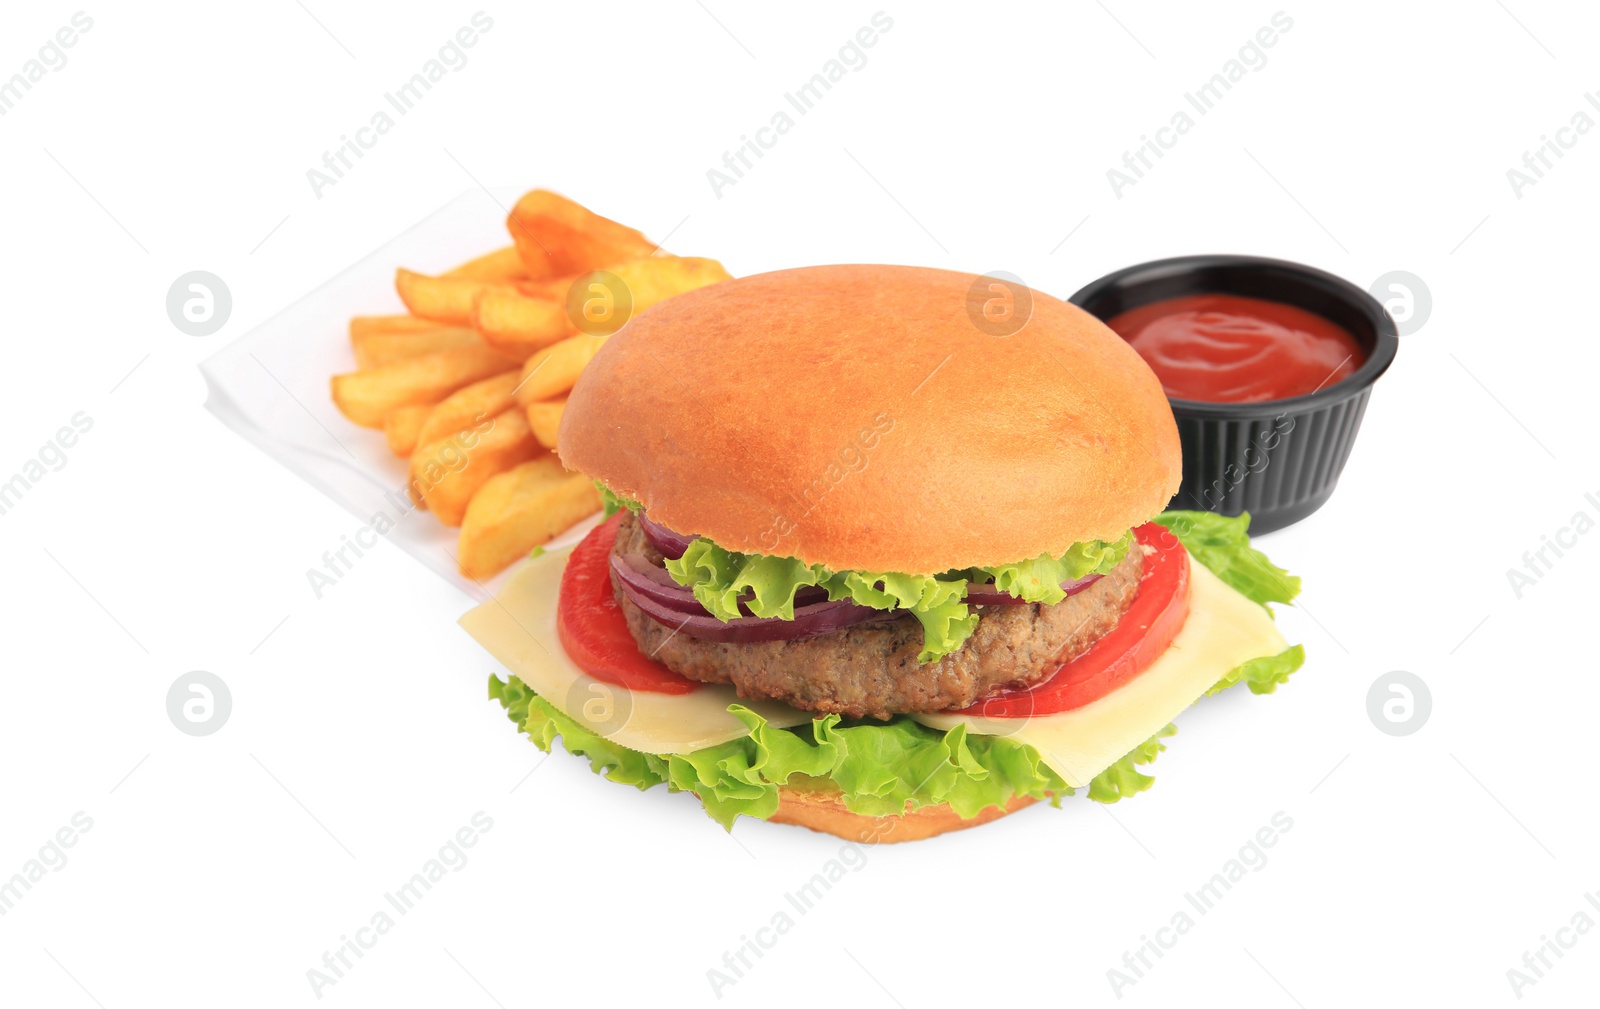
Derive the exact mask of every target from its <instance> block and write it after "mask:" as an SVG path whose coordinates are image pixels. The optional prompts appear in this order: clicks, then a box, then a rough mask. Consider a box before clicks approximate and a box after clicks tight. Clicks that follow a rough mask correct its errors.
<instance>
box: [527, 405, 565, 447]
mask: <svg viewBox="0 0 1600 1009" xmlns="http://www.w3.org/2000/svg"><path fill="white" fill-rule="evenodd" d="M566 408H567V400H566V397H562V398H561V399H553V400H546V401H544V402H541V403H529V404H528V405H527V408H526V409H527V411H528V426H529V427H531V428H533V436H534V437H535V438H537V439H539V444H541V445H543V446H544V447H545V448H548V449H553V448H555V447H556V431H557V429H559V428H560V427H561V412H562V411H563V410H565V409H566Z"/></svg>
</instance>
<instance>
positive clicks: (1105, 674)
mask: <svg viewBox="0 0 1600 1009" xmlns="http://www.w3.org/2000/svg"><path fill="white" fill-rule="evenodd" d="M1133 535H1134V538H1135V539H1136V540H1137V541H1138V542H1139V543H1141V544H1143V545H1144V546H1148V547H1152V548H1154V550H1155V553H1152V554H1147V555H1146V556H1145V559H1144V574H1143V576H1141V577H1140V579H1139V594H1138V595H1137V596H1135V597H1134V600H1133V605H1132V606H1130V607H1128V612H1127V613H1124V614H1123V615H1122V619H1121V620H1120V621H1118V623H1117V626H1115V627H1113V628H1112V629H1111V631H1110V632H1109V633H1107V634H1106V635H1105V637H1102V638H1101V639H1100V640H1098V641H1096V642H1095V643H1094V644H1093V645H1091V646H1090V647H1089V650H1088V651H1087V652H1084V653H1083V654H1082V655H1080V656H1078V657H1077V658H1075V659H1073V660H1072V661H1071V662H1068V663H1067V664H1066V665H1064V666H1062V667H1061V668H1060V669H1059V670H1057V671H1056V674H1055V675H1054V676H1052V677H1051V678H1050V679H1048V680H1046V681H1044V682H1043V683H1039V684H1035V685H1034V686H1032V687H1026V688H1023V689H1020V690H1011V689H1003V690H998V691H995V692H994V693H992V694H990V695H989V696H988V697H986V698H984V699H983V700H981V701H979V702H978V703H977V704H974V705H973V706H972V707H970V708H967V709H965V710H963V711H959V712H957V714H962V715H981V716H983V717H985V718H1027V717H1028V716H1030V715H1054V714H1058V713H1060V712H1063V711H1071V710H1072V709H1073V708H1081V707H1083V706H1084V705H1085V704H1088V703H1089V702H1091V701H1097V700H1099V699H1100V698H1102V697H1104V696H1105V695H1107V694H1109V693H1111V691H1113V690H1115V689H1116V688H1117V687H1119V686H1121V685H1122V684H1124V683H1126V682H1127V681H1129V680H1131V679H1133V678H1134V677H1135V676H1138V675H1139V674H1140V673H1142V672H1144V671H1145V670H1146V669H1148V668H1150V664H1151V663H1153V662H1154V661H1155V660H1156V659H1157V658H1159V657H1160V655H1161V653H1163V652H1165V651H1166V650H1167V648H1168V646H1170V645H1171V644H1172V639H1173V638H1175V637H1177V636H1178V631H1179V630H1180V629H1182V627H1183V623H1184V621H1185V620H1187V619H1188V618H1189V553H1188V551H1186V550H1184V549H1183V545H1182V544H1181V543H1179V542H1178V538H1177V537H1176V536H1174V535H1172V533H1171V532H1169V531H1167V529H1166V527H1164V526H1160V525H1157V524H1156V523H1154V522H1147V523H1145V524H1144V525H1142V526H1140V527H1139V528H1137V529H1135V530H1134V531H1133ZM1218 675H1221V674H1220V673H1219V674H1218Z"/></svg>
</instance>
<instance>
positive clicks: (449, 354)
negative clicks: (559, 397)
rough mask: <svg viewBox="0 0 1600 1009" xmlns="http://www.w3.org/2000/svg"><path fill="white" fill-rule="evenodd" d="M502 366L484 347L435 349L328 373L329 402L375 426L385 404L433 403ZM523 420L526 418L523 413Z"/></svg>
mask: <svg viewBox="0 0 1600 1009" xmlns="http://www.w3.org/2000/svg"><path fill="white" fill-rule="evenodd" d="M505 368H506V359H505V358H504V357H502V356H501V355H500V354H499V352H497V351H495V350H494V349H493V348H490V347H484V346H477V347H454V348H451V349H449V350H436V351H433V352H431V353H428V354H419V355H418V356H416V357H407V358H402V359H400V360H398V361H390V362H389V363H388V364H383V365H379V366H378V367H376V368H368V369H365V370H362V371H355V372H351V373H349V374H346V375H335V376H333V380H332V382H331V385H332V390H333V402H334V403H335V404H336V405H337V406H338V407H339V412H340V413H342V414H344V415H345V416H346V417H347V418H349V419H350V421H351V422H352V423H355V424H360V425H361V426H362V427H371V428H381V427H383V419H384V418H385V417H387V416H388V415H389V412H390V411H391V410H394V409H396V408H398V407H402V406H415V405H417V404H419V403H437V402H439V400H441V399H444V398H445V397H446V396H448V395H450V394H451V393H452V392H455V391H456V390H457V389H460V388H461V387H462V386H466V385H471V384H472V383H473V382H477V381H480V380H482V379H485V378H488V377H489V376H491V375H498V374H499V373H500V372H502V371H504V370H505ZM523 423H524V424H526V423H527V421H526V419H525V418H524V420H523Z"/></svg>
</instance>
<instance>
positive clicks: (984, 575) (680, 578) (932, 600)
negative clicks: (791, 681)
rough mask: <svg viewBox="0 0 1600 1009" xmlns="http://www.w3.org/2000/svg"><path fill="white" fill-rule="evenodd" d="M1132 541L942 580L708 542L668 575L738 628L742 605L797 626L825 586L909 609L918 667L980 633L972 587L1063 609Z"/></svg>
mask: <svg viewBox="0 0 1600 1009" xmlns="http://www.w3.org/2000/svg"><path fill="white" fill-rule="evenodd" d="M1132 544H1133V533H1132V532H1131V531H1130V532H1128V533H1125V534H1124V535H1123V537H1122V538H1121V539H1119V540H1117V541H1116V542H1115V543H1103V542H1101V541H1099V540H1094V541H1091V542H1088V543H1078V544H1074V545H1073V547H1072V548H1071V549H1070V550H1068V551H1067V552H1066V553H1065V554H1063V555H1062V556H1060V557H1050V556H1049V555H1047V554H1046V555H1041V556H1039V557H1035V558H1033V559H1032V560H1027V561H1021V562H1018V563H1016V564H1004V565H999V566H997V567H990V568H972V569H970V570H968V571H951V572H947V573H945V574H941V575H907V574H901V573H898V572H867V571H830V570H828V569H827V568H826V567H823V566H822V565H820V564H810V565H808V564H805V563H804V562H802V561H799V560H797V559H795V558H793V557H772V556H768V555H765V554H743V553H737V552H735V551H732V550H726V549H724V548H722V547H720V546H717V545H716V544H715V543H713V542H711V541H710V540H709V539H706V538H705V537H701V538H700V539H697V540H695V541H694V542H692V543H690V544H689V547H688V549H687V550H685V551H684V553H683V556H682V557H679V558H677V559H676V560H667V561H666V562H665V564H666V568H667V573H668V574H670V575H671V576H672V578H673V580H674V581H676V582H677V583H678V584H679V585H682V586H685V587H686V588H688V589H689V590H690V591H692V592H693V593H694V597H695V598H696V599H698V600H699V601H700V605H702V606H704V607H705V608H706V609H707V610H708V611H710V612H711V614H712V615H713V616H715V617H716V618H717V619H719V620H724V621H726V620H732V619H733V618H734V617H737V616H739V615H740V614H741V613H742V611H741V609H740V603H741V602H742V603H743V604H744V605H745V606H746V607H748V608H749V611H750V612H751V613H752V614H754V615H755V616H758V617H778V618H781V619H783V620H793V619H794V597H795V594H796V593H797V592H799V591H800V590H801V589H803V588H807V587H809V586H812V585H820V586H822V587H823V588H825V589H827V591H828V598H829V599H853V600H854V601H856V602H857V603H860V604H861V605H863V606H870V607H872V608H873V609H879V610H890V609H903V610H907V611H908V612H910V613H911V615H912V616H914V617H916V618H917V620H918V621H919V622H920V623H921V624H922V650H921V651H920V652H919V653H918V655H917V661H919V662H932V661H933V660H935V659H937V658H939V657H940V656H942V655H948V654H949V653H951V652H953V651H955V650H956V649H957V648H959V647H961V643H962V642H963V641H965V640H966V639H967V638H968V637H969V636H971V634H972V631H973V629H974V628H976V627H977V626H978V615H977V614H976V613H973V612H972V611H971V610H970V609H968V607H967V604H966V603H965V602H963V601H962V600H963V596H964V595H965V592H966V589H965V586H966V583H967V582H968V581H969V580H971V581H992V582H994V584H995V585H996V587H998V588H999V589H1000V590H1001V591H1004V592H1007V593H1010V594H1011V595H1013V596H1016V597H1018V598H1020V599H1022V600H1024V601H1026V602H1042V603H1059V602H1060V601H1061V600H1063V599H1065V598H1066V593H1064V592H1062V591H1061V584H1062V583H1063V582H1069V581H1075V580H1077V579H1079V578H1082V577H1083V576H1084V575H1087V574H1090V573H1091V572H1099V573H1101V574H1104V573H1105V572H1107V571H1110V570H1111V569H1112V568H1114V567H1116V565H1117V564H1118V563H1119V562H1120V561H1121V560H1122V558H1123V557H1124V556H1126V554H1127V552H1128V549H1129V547H1130V546H1132Z"/></svg>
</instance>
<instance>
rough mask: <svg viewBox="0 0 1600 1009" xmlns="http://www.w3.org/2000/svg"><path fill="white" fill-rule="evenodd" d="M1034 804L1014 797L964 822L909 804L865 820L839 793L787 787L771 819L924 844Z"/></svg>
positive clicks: (940, 808)
mask: <svg viewBox="0 0 1600 1009" xmlns="http://www.w3.org/2000/svg"><path fill="white" fill-rule="evenodd" d="M1035 801H1037V800H1035V799H1034V798H1033V797H1032V796H1027V795H1018V796H1014V797H1012V799H1011V801H1010V802H1008V803H1006V806H1005V808H1004V809H1001V808H999V807H997V806H988V807H986V808H985V809H984V810H983V811H982V812H980V813H979V814H978V815H977V816H974V817H972V818H971V819H962V818H961V816H960V814H958V813H957V812H956V811H955V810H953V809H951V808H950V806H949V804H948V803H941V804H940V805H937V806H921V807H918V808H916V809H911V808H910V805H911V804H910V803H909V802H908V803H906V806H907V809H906V811H905V812H904V813H902V814H900V815H898V816H892V815H891V816H865V815H863V814H861V813H852V812H850V810H849V809H847V808H846V807H845V804H844V798H843V797H842V796H841V795H840V794H839V793H837V792H825V791H814V790H807V789H799V788H790V787H788V786H784V787H782V788H779V789H778V811H777V812H776V813H773V814H772V816H771V817H770V818H769V819H770V820H771V821H772V822H773V823H788V824H792V825H794V826H796V827H809V828H811V829H812V830H815V831H819V832H821V833H824V834H832V835H834V836H835V837H842V838H844V839H845V840H846V841H857V842H860V843H862V844H892V843H894V842H896V841H921V840H923V839H924V838H929V837H935V836H937V835H939V834H946V833H949V832H950V831H952V830H965V829H966V828H968V827H977V826H980V825H982V824H985V823H992V822H993V821H995V820H998V819H1000V818H1001V817H1002V816H1005V815H1006V814H1007V813H1015V812H1016V811H1017V810H1019V809H1023V808H1026V807H1028V806H1031V805H1033V804H1034V802H1035Z"/></svg>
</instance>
